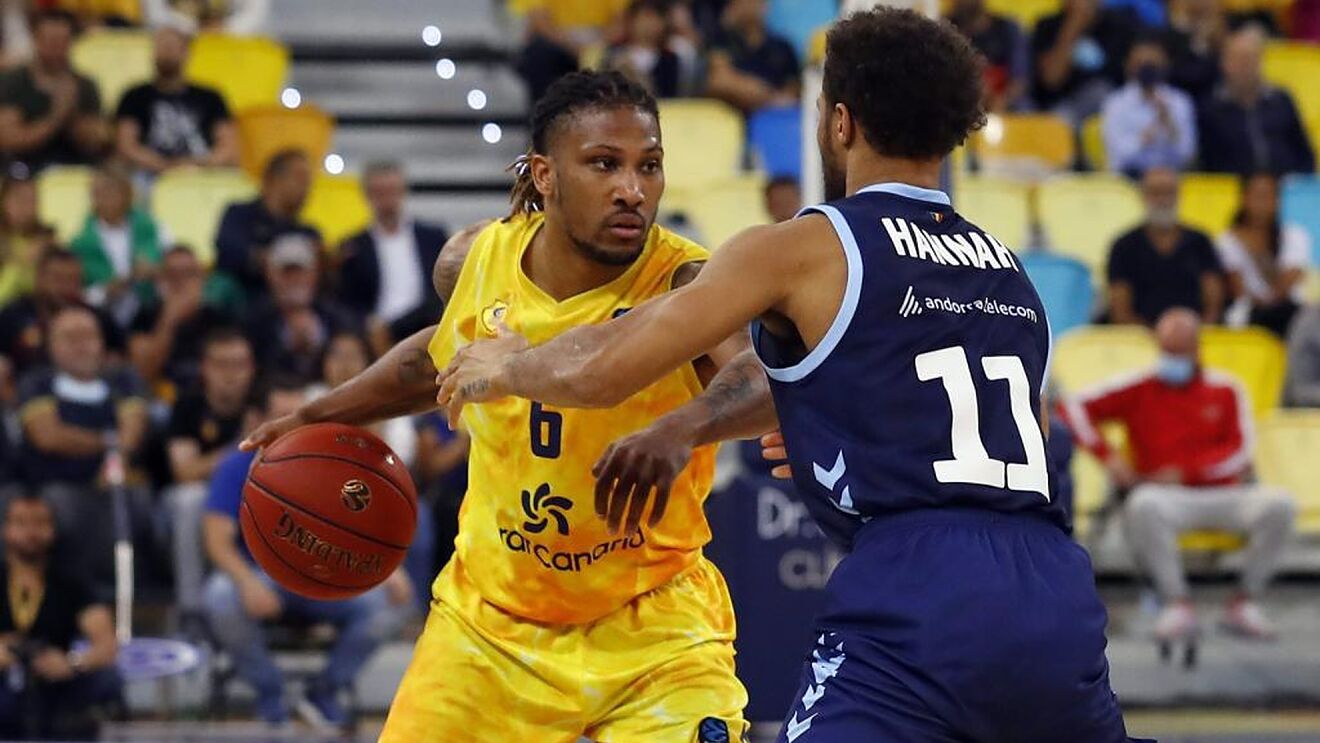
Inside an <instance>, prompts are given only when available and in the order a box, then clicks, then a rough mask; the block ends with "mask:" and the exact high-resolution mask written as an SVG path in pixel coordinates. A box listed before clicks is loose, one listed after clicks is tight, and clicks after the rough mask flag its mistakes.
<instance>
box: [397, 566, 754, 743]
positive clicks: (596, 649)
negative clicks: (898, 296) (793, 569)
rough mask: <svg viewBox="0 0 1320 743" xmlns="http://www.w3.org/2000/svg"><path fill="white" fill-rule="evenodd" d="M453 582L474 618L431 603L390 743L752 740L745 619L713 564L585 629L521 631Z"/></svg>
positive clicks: (533, 627)
mask: <svg viewBox="0 0 1320 743" xmlns="http://www.w3.org/2000/svg"><path fill="white" fill-rule="evenodd" d="M453 567H454V566H453V565H452V564H451V565H450V566H449V567H447V568H446V570H447V571H448V570H450V569H451V568H453ZM454 572H456V573H459V575H457V576H452V577H453V579H454V580H455V581H456V582H457V584H458V587H459V589H460V590H459V591H458V592H457V593H458V595H460V596H462V597H464V600H463V602H462V603H463V604H464V605H453V604H451V603H446V602H442V601H440V600H436V601H434V602H432V604H431V615H430V617H429V618H428V619H427V622H426V629H425V631H423V632H422V636H421V638H420V639H418V641H417V647H416V649H415V650H414V651H413V659H412V662H411V663H410V664H409V666H408V671H407V673H406V674H404V677H403V682H402V683H401V684H400V686H399V690H398V692H397V694H396V695H395V697H394V703H393V704H392V705H391V706H390V713H389V717H388V719H386V721H385V730H384V731H383V732H382V733H381V737H380V743H460V742H467V741H471V742H473V743H495V742H497V741H498V742H501V743H502V742H504V741H509V742H510V743H560V742H562V743H573V742H574V741H576V740H577V739H578V738H579V737H580V736H585V737H587V738H590V739H592V740H594V741H601V742H602V743H632V742H633V741H644V742H645V743H671V742H672V743H693V742H695V741H721V742H723V741H730V742H732V743H736V742H737V741H740V740H743V739H744V736H745V735H746V734H747V730H748V724H747V722H746V721H745V720H744V719H743V716H742V709H743V707H744V706H746V704H747V691H746V690H745V689H744V688H743V686H742V683H741V682H739V681H738V678H737V677H736V676H735V675H734V663H733V637H734V618H733V606H732V604H731V603H730V601H729V592H728V589H727V588H726V587H725V585H724V579H723V577H721V576H720V573H719V571H718V570H716V568H715V566H714V565H712V564H711V563H710V562H708V561H707V560H706V559H705V558H702V559H701V560H700V561H699V562H697V563H696V564H695V565H693V566H692V567H691V568H689V569H688V570H687V571H685V572H684V573H682V574H680V575H678V576H677V577H675V578H674V579H673V580H671V581H670V582H669V583H666V584H665V585H663V586H661V587H660V588H657V589H655V590H654V591H651V592H650V593H647V594H645V595H643V596H639V597H638V598H636V599H633V601H632V602H630V603H629V604H627V605H626V606H624V607H622V608H620V609H618V610H617V611H615V612H613V613H611V614H609V615H607V616H605V617H603V618H601V619H599V620H596V621H595V622H593V623H591V624H585V625H547V624H537V623H535V622H531V621H528V620H525V619H521V618H518V617H515V616H513V615H511V614H508V613H506V612H504V611H502V610H501V609H499V608H497V607H495V606H494V605H492V604H490V603H487V602H486V601H484V600H483V599H481V597H480V596H478V595H477V594H476V591H475V590H472V589H471V586H470V585H464V584H463V581H462V577H461V572H462V571H461V570H456V571H454ZM451 595H452V594H451Z"/></svg>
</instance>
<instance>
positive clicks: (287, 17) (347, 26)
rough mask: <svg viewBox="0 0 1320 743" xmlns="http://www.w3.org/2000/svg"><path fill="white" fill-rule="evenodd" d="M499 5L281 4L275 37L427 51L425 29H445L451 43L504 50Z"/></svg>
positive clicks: (475, 0) (287, 0) (394, 0)
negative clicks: (497, 46) (413, 45)
mask: <svg viewBox="0 0 1320 743" xmlns="http://www.w3.org/2000/svg"><path fill="white" fill-rule="evenodd" d="M495 9H496V6H495V3H494V0H441V2H436V1H435V0H372V2H369V3H364V2H362V1H361V0H279V2H278V3H274V4H273V8H272V11H271V24H270V25H271V33H273V34H274V35H275V36H278V37H279V38H281V39H284V40H285V41H286V42H288V43H290V44H293V45H297V44H300V43H305V42H310V43H314V44H318V45H327V44H342V45H355V44H381V43H389V44H408V43H416V44H417V45H418V46H422V45H423V41H422V28H423V27H425V26H428V25H434V26H436V27H438V28H439V29H440V32H441V33H440V40H441V44H440V45H441V46H444V45H445V44H446V43H451V44H452V43H471V42H481V43H486V44H500V43H503V42H504V37H505V36H506V34H504V33H503V32H502V31H501V28H500V22H499V20H498V18H497V15H496V12H495Z"/></svg>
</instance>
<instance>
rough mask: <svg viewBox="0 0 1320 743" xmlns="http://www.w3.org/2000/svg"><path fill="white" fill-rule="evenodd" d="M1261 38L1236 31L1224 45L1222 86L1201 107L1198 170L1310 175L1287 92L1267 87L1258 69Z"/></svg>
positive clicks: (1311, 156) (1306, 145) (1303, 137)
mask: <svg viewBox="0 0 1320 743" xmlns="http://www.w3.org/2000/svg"><path fill="white" fill-rule="evenodd" d="M1264 50H1265V37H1264V35H1263V34H1262V33H1261V32H1260V31H1259V30H1257V29H1255V28H1247V29H1244V30H1242V31H1238V32H1237V33H1235V34H1233V36H1232V37H1230V38H1229V40H1228V42H1227V43H1226V44H1225V45H1224V58H1223V72H1224V82H1223V85H1221V86H1220V88H1219V90H1218V91H1217V92H1216V93H1215V95H1214V96H1213V97H1212V98H1211V99H1210V100H1207V101H1205V102H1204V103H1203V104H1202V106H1201V113H1200V122H1199V126H1198V129H1199V131H1200V133H1201V169H1202V170H1205V171H1209V172H1216V173H1236V174H1239V175H1246V174H1248V173H1253V172H1261V171H1266V172H1273V173H1279V174H1286V173H1310V172H1312V171H1314V170H1315V152H1314V151H1313V150H1312V148H1311V142H1310V141H1309V139H1308V138H1307V134H1306V129H1305V127H1304V126H1303V124H1302V120H1301V117H1300V116H1299V115H1298V113H1297V105H1296V104H1295V103H1294V102H1293V99H1292V96H1291V95H1289V94H1288V91H1286V90H1283V89H1281V88H1276V87H1273V86H1271V85H1269V84H1268V83H1267V82H1266V81H1265V77H1264V74H1263V72H1262V71H1261V58H1262V55H1263V54H1264Z"/></svg>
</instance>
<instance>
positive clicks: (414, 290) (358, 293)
mask: <svg viewBox="0 0 1320 743" xmlns="http://www.w3.org/2000/svg"><path fill="white" fill-rule="evenodd" d="M363 183H364V185H365V187H366V192H367V201H369V202H370V203H371V213H372V215H373V219H372V223H371V225H370V226H369V227H368V228H367V229H365V230H363V231H362V232H359V233H358V234H356V235H354V236H353V237H350V238H349V239H348V240H347V241H346V242H345V243H344V244H343V246H341V247H340V252H339V255H340V264H339V282H338V286H337V287H336V288H337V292H336V295H337V297H338V298H339V301H341V302H343V304H344V305H345V306H346V307H347V308H348V309H350V310H352V311H353V312H354V313H355V314H356V315H358V316H359V317H367V318H370V319H369V321H368V325H369V326H370V328H371V330H372V333H371V335H372V345H373V347H375V348H376V349H377V350H382V349H384V348H388V347H390V346H393V345H394V344H395V343H396V342H398V341H401V340H403V339H404V338H407V337H408V336H410V335H412V334H413V333H416V332H417V331H419V330H421V329H422V328H424V327H426V326H428V325H430V324H432V323H434V322H435V321H436V320H437V319H438V318H439V317H440V312H441V306H440V299H439V297H437V296H436V294H435V292H434V291H431V282H430V280H429V278H428V277H429V276H430V275H431V267H432V266H434V265H435V261H436V258H438V257H439V255H440V248H441V247H443V246H444V244H445V241H447V240H448V239H449V235H448V234H447V233H446V232H445V230H444V229H443V228H442V227H439V226H437V225H433V224H428V223H426V222H418V221H415V220H413V219H412V218H411V217H409V216H408V214H407V212H406V210H405V207H404V200H405V198H406V197H407V195H408V183H407V181H406V180H405V179H404V176H403V169H402V168H401V167H400V166H399V165H398V163H387V162H382V163H373V164H371V165H369V166H368V167H367V169H366V172H365V174H364V175H363Z"/></svg>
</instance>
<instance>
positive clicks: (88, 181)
mask: <svg viewBox="0 0 1320 743" xmlns="http://www.w3.org/2000/svg"><path fill="white" fill-rule="evenodd" d="M37 207H38V210H39V211H40V212H41V221H43V222H46V223H47V224H50V225H52V226H54V227H55V236H56V237H58V238H59V240H60V242H64V243H67V242H68V241H69V240H71V239H73V237H74V236H75V235H77V234H78V232H79V231H81V230H82V226H83V223H84V222H85V221H87V215H88V213H89V212H91V209H92V169H91V168H85V167H82V166H61V167H55V168H49V169H47V170H45V171H42V173H41V176H40V177H39V178H38V179H37Z"/></svg>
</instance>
